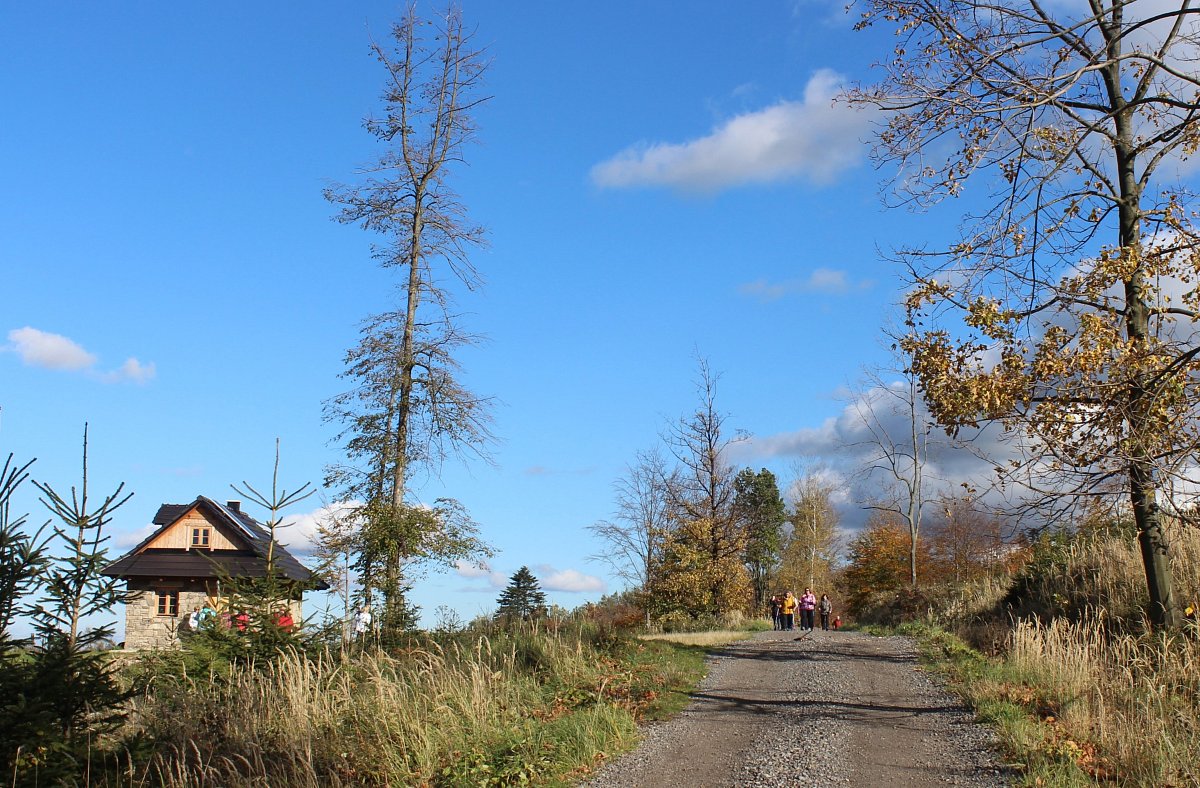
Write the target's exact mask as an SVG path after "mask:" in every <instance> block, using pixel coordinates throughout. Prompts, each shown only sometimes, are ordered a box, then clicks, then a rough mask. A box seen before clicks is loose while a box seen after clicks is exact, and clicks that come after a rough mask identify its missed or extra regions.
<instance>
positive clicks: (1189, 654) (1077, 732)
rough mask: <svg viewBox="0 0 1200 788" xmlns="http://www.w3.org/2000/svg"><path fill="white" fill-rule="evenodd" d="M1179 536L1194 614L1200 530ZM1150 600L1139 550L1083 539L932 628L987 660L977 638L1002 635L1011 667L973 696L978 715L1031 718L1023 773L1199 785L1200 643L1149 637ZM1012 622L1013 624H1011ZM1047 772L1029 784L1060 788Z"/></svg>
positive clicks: (1018, 743) (1017, 735) (975, 592)
mask: <svg viewBox="0 0 1200 788" xmlns="http://www.w3.org/2000/svg"><path fill="white" fill-rule="evenodd" d="M1171 536H1172V551H1173V565H1172V568H1173V576H1174V588H1175V592H1176V596H1177V599H1178V600H1179V601H1180V602H1181V603H1182V604H1183V605H1186V604H1189V603H1190V604H1193V605H1194V604H1196V601H1197V599H1200V532H1197V531H1196V530H1194V529H1179V528H1177V529H1174V532H1173V533H1172V534H1171ZM1001 599H1004V600H1006V602H1007V603H1008V604H1010V605H1012V606H1011V607H1007V608H1006V607H1005V606H1004V605H1001V604H999V602H1000V600H1001ZM1146 599H1147V593H1146V586H1145V577H1144V574H1143V569H1142V560H1141V555H1140V552H1139V551H1138V548H1137V545H1136V544H1135V543H1131V542H1129V541H1125V540H1121V539H1081V540H1077V541H1076V542H1074V543H1072V544H1070V545H1069V546H1066V547H1064V548H1062V552H1061V553H1060V554H1059V555H1058V556H1057V557H1055V559H1054V560H1053V561H1050V562H1047V563H1046V565H1045V566H1044V567H1039V568H1038V570H1037V571H1035V572H1028V573H1026V576H1025V577H1024V578H1023V579H1021V580H1019V581H1018V582H1017V584H1016V586H1014V589H1013V593H1009V591H1008V590H1007V589H1004V588H1002V587H992V586H990V585H989V586H987V587H982V586H981V587H978V588H973V589H968V590H964V591H962V593H961V594H960V596H959V597H958V598H957V599H954V600H950V601H949V602H948V603H947V604H945V605H944V606H943V608H942V609H941V610H939V611H937V612H938V615H936V616H935V618H938V619H940V620H942V621H947V622H952V626H953V627H954V628H955V629H956V630H957V631H959V632H960V633H963V634H964V635H965V636H967V637H968V638H969V639H971V640H972V641H973V644H974V645H975V646H977V647H980V648H982V649H983V650H985V651H988V650H989V649H988V644H987V643H983V642H980V641H981V638H980V637H978V635H979V634H980V633H982V632H986V633H988V635H989V636H990V637H993V639H994V631H995V630H997V628H998V627H999V626H1000V625H1004V629H1005V630H1006V631H1005V633H1004V634H1005V637H1004V639H1003V642H1002V643H1001V646H1002V648H1000V649H999V650H1000V651H1001V652H1002V653H1003V658H1002V659H1001V660H997V661H996V662H994V663H992V665H991V667H990V668H989V669H984V670H983V671H982V672H981V673H980V674H979V675H976V676H974V677H973V678H972V679H971V680H970V681H969V682H968V684H969V685H970V686H969V687H968V690H967V691H968V692H969V693H970V694H971V695H972V696H973V698H974V700H975V702H976V703H977V704H978V705H980V706H981V707H982V706H984V705H986V704H989V703H991V704H997V703H998V704H1001V705H1005V704H1007V705H1009V706H1010V707H1016V708H1019V709H1023V710H1024V712H1025V713H1026V714H1028V715H1029V716H1030V717H1031V718H1033V721H1034V722H1035V723H1036V724H1035V726H1034V727H1033V728H1032V729H1031V728H1030V727H1029V726H1028V725H1025V724H1023V723H1022V724H1016V725H1014V726H1013V727H1012V728H1011V730H1010V734H1009V744H1010V746H1012V747H1013V748H1014V750H1016V751H1017V753H1018V755H1020V756H1023V757H1024V758H1025V759H1026V762H1027V763H1029V764H1036V763H1038V762H1039V760H1040V761H1041V762H1042V763H1043V765H1045V764H1049V763H1051V762H1057V763H1059V764H1063V763H1067V764H1072V765H1073V767H1074V768H1075V770H1076V771H1077V772H1078V773H1079V775H1080V776H1081V779H1083V780H1084V781H1085V782H1095V783H1101V782H1104V783H1112V784H1120V785H1139V786H1141V785H1147V786H1149V785H1153V786H1196V785H1200V763H1197V759H1196V753H1197V752H1200V637H1198V634H1200V633H1198V632H1197V630H1196V628H1195V625H1194V624H1192V625H1189V627H1187V628H1185V630H1184V631H1183V632H1179V633H1173V634H1171V635H1166V636H1164V635H1161V634H1156V633H1150V632H1149V627H1148V625H1147V622H1146V621H1145V620H1144V617H1143V614H1142V610H1143V609H1144V606H1145V604H1146ZM1014 603H1015V604H1014ZM989 609H990V610H991V611H992V614H991V615H990V616H989V615H988V613H987V611H988V610H989ZM1009 615H1012V616H1014V617H1015V620H1013V619H1008V623H1007V624H1006V625H1005V624H1004V620H1005V619H1007V618H1008V616H1009ZM1002 727H1003V726H1002ZM1031 768H1033V767H1032V766H1031ZM1046 768H1047V769H1052V768H1054V767H1052V766H1047V767H1046ZM1046 774H1049V772H1043V773H1042V774H1041V775H1035V774H1033V773H1031V774H1030V775H1028V782H1027V784H1037V783H1036V779H1037V778H1038V777H1040V778H1041V779H1043V780H1047V779H1049V780H1051V782H1053V778H1049V777H1046V776H1045V775H1046ZM1047 784H1049V783H1047Z"/></svg>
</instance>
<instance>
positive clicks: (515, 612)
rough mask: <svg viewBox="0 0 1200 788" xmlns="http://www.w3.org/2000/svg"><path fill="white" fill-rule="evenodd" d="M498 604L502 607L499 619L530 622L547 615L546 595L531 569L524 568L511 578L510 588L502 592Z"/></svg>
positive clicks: (499, 611)
mask: <svg viewBox="0 0 1200 788" xmlns="http://www.w3.org/2000/svg"><path fill="white" fill-rule="evenodd" d="M496 604H498V605H499V606H500V609H499V610H498V611H497V612H496V617H497V618H501V619H520V620H523V621H528V620H529V619H532V618H537V617H539V616H542V615H544V614H545V612H546V594H545V592H543V591H542V589H541V586H539V585H538V581H537V578H536V577H534V576H533V573H532V572H530V571H529V567H526V566H523V567H521V568H520V569H518V570H517V571H516V572H515V573H514V574H513V576H512V577H511V578H509V581H508V588H505V589H504V591H503V592H501V594H500V597H499V598H498V599H497V600H496Z"/></svg>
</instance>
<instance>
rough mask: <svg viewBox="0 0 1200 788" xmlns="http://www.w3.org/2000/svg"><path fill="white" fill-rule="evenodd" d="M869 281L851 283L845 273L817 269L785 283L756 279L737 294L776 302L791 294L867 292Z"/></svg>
mask: <svg viewBox="0 0 1200 788" xmlns="http://www.w3.org/2000/svg"><path fill="white" fill-rule="evenodd" d="M874 285H875V282H874V280H871V279H863V280H861V281H858V282H855V281H852V280H851V279H850V278H849V276H848V274H847V273H846V272H845V271H839V270H837V269H833V268H817V269H815V270H814V271H813V272H812V273H810V274H809V275H808V278H807V279H793V280H790V281H786V282H768V281H767V280H766V279H757V280H755V281H753V282H747V283H746V284H743V285H740V286H739V287H738V292H739V293H741V294H742V295H747V296H750V297H752V298H757V299H758V300H760V301H777V300H778V299H780V298H783V297H784V296H786V295H790V294H792V293H821V294H825V295H845V294H847V293H852V292H857V291H861V290H868V289H870V288H871V287H874Z"/></svg>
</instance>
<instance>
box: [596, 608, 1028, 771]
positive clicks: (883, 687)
mask: <svg viewBox="0 0 1200 788" xmlns="http://www.w3.org/2000/svg"><path fill="white" fill-rule="evenodd" d="M709 666H710V667H709V672H708V675H707V676H706V677H705V679H704V680H703V681H702V682H701V684H700V685H699V687H697V690H696V692H695V693H694V695H693V700H692V703H691V704H690V705H689V706H688V708H687V709H686V710H685V711H684V712H683V713H682V714H680V715H679V716H678V717H676V718H674V719H672V720H670V721H667V722H663V723H658V724H655V725H651V726H649V727H647V728H646V729H645V731H644V740H643V743H642V745H641V746H640V747H638V749H637V750H634V751H633V752H631V753H629V754H627V755H625V756H622V757H621V758H619V759H617V760H616V761H614V762H612V763H610V764H607V765H606V766H604V767H603V768H602V769H600V770H599V771H598V772H597V773H596V774H594V775H593V777H592V778H591V780H590V781H589V782H587V783H585V785H586V786H588V788H630V787H631V786H654V788H698V787H699V786H779V787H780V788H790V787H791V786H810V787H812V788H824V787H825V786H838V787H840V786H847V785H853V786H885V787H886V788H906V787H907V786H941V785H958V786H967V787H968V788H992V787H993V786H1005V785H1008V784H1009V782H1010V777H1011V775H1009V774H1007V773H1006V772H1005V770H1004V769H1003V768H1002V767H1001V766H1000V765H999V763H998V761H997V759H996V757H995V755H994V754H993V748H994V747H995V739H994V736H993V735H992V733H991V732H990V731H989V730H988V729H987V728H984V727H982V726H980V725H977V724H976V723H975V722H974V721H973V715H972V714H971V713H970V711H969V710H967V709H965V708H963V707H962V705H961V703H960V702H959V701H958V700H957V699H956V698H954V697H953V696H952V695H950V694H949V693H947V692H946V691H945V690H944V689H942V688H941V687H940V686H939V685H938V684H937V682H935V681H934V680H933V679H932V678H931V677H930V676H929V675H928V674H927V673H925V672H924V671H921V670H920V669H919V668H918V667H917V657H916V650H915V648H914V645H913V643H912V641H911V640H909V639H908V638H901V637H890V638H877V637H872V636H870V635H865V634H861V633H857V632H821V631H820V630H818V631H816V632H812V633H802V632H800V631H793V632H762V633H759V634H758V635H757V636H756V637H755V638H754V639H752V640H748V641H742V642H739V643H734V644H731V645H729V646H727V647H725V648H722V649H721V650H719V651H717V652H716V653H714V654H713V656H712V657H710V662H709Z"/></svg>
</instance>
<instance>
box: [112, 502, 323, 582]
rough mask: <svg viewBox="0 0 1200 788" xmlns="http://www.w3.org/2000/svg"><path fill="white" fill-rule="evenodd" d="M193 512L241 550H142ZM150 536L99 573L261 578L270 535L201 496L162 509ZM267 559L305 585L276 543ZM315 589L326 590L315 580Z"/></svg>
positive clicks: (301, 569)
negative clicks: (212, 521) (228, 534)
mask: <svg viewBox="0 0 1200 788" xmlns="http://www.w3.org/2000/svg"><path fill="white" fill-rule="evenodd" d="M194 508H199V509H201V510H203V511H205V512H206V513H208V514H209V515H212V516H214V519H215V520H216V521H217V523H218V524H219V525H224V526H226V527H227V528H228V529H230V530H231V531H233V532H234V533H235V534H236V535H237V536H238V537H239V539H238V541H241V542H242V543H244V544H245V546H246V549H245V550H213V551H199V550H178V549H174V550H172V549H159V548H151V549H146V546H147V545H149V544H150V543H151V542H152V541H154V539H155V537H157V536H158V535H159V534H161V533H162V532H163V531H165V530H166V529H168V528H170V527H171V526H172V525H174V524H175V523H176V522H178V521H179V520H180V518H182V517H183V516H184V515H185V514H187V513H188V512H190V511H191V510H192V509H194ZM153 524H154V525H157V526H159V527H158V528H157V529H155V531H154V533H152V534H150V535H149V536H147V537H146V538H145V539H143V540H142V541H141V542H140V543H139V544H138V545H137V546H136V547H134V548H133V549H132V550H130V551H129V552H128V553H126V554H125V555H123V556H122V557H121V558H118V559H117V560H116V561H114V562H113V563H111V564H109V565H108V566H106V567H104V569H102V570H101V571H100V573H101V574H102V575H106V576H108V577H121V578H131V577H221V576H222V575H223V574H228V575H229V576H231V577H262V576H263V575H265V574H266V566H265V563H266V560H267V550H268V549H269V548H270V547H271V532H270V531H268V530H267V528H266V527H264V526H263V524H262V523H260V522H258V521H257V520H255V519H254V518H253V517H251V516H250V515H248V514H246V513H245V512H243V511H242V510H241V509H240V508H238V507H234V506H229V505H227V504H222V503H217V502H216V501H214V500H213V499H211V498H206V497H205V496H203V495H201V496H199V497H198V498H196V500H194V501H192V502H191V503H188V504H174V503H165V504H163V505H162V506H160V507H159V509H158V513H157V514H155V515H154V520H153ZM272 558H273V559H274V561H275V567H276V569H277V570H278V571H279V572H280V573H281V574H282V575H284V576H285V577H287V578H288V579H290V580H297V581H302V582H311V581H313V580H314V579H315V576H314V575H313V573H312V571H311V570H309V569H308V567H306V566H304V565H303V564H301V563H300V562H299V561H297V560H296V559H295V557H293V556H292V554H291V553H289V552H288V551H287V550H285V549H284V548H283V545H281V544H279V542H275V543H274V548H273V550H272ZM316 587H317V588H321V589H324V588H328V587H329V586H328V585H327V584H325V583H324V582H322V581H320V580H317V585H316Z"/></svg>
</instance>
